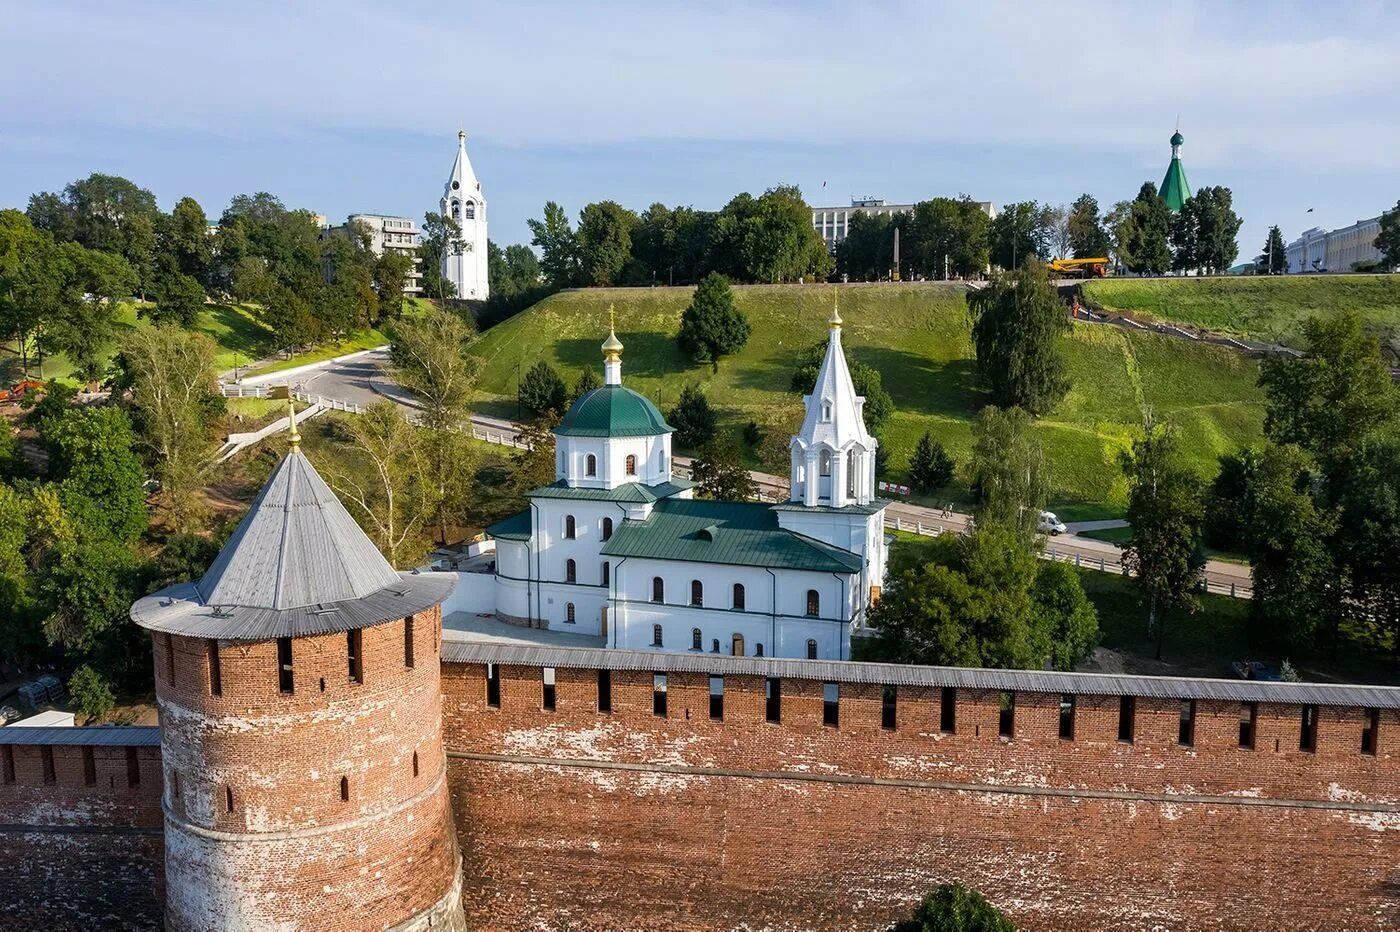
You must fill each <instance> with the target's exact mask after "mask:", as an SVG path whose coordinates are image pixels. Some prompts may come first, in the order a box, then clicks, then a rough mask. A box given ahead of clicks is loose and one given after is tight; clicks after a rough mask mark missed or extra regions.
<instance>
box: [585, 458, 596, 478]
mask: <svg viewBox="0 0 1400 932" xmlns="http://www.w3.org/2000/svg"><path fill="white" fill-rule="evenodd" d="M586 462H587V466H586V467H585V468H584V473H585V474H586V475H590V476H596V475H598V457H596V456H594V455H593V454H592V453H590V454H588V459H587V460H586Z"/></svg>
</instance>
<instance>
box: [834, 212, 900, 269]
mask: <svg viewBox="0 0 1400 932" xmlns="http://www.w3.org/2000/svg"><path fill="white" fill-rule="evenodd" d="M896 227H900V228H902V229H903V230H904V236H905V248H906V249H907V248H908V232H909V216H908V215H907V214H897V215H890V214H868V213H865V212H864V211H861V212H858V213H855V214H852V215H851V217H850V220H849V221H848V222H847V224H846V238H845V239H844V240H842V241H841V245H839V246H838V247H837V248H836V270H837V271H838V272H841V273H843V274H845V275H847V276H848V277H849V278H850V279H851V281H857V282H873V281H882V280H884V279H886V278H888V277H889V276H890V273H891V271H892V270H893V268H894V231H895V228H896ZM906 268H907V266H906Z"/></svg>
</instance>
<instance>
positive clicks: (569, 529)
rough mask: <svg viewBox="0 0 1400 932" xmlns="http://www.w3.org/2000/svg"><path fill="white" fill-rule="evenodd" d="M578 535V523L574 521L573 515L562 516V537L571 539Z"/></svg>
mask: <svg viewBox="0 0 1400 932" xmlns="http://www.w3.org/2000/svg"><path fill="white" fill-rule="evenodd" d="M577 536H578V524H577V522H575V521H574V516H573V515H565V516H564V539H565V540H573V539H574V538H575V537H577Z"/></svg>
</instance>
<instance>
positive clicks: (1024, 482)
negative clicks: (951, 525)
mask: <svg viewBox="0 0 1400 932" xmlns="http://www.w3.org/2000/svg"><path fill="white" fill-rule="evenodd" d="M968 476H969V478H970V480H971V482H972V489H973V492H974V494H975V495H976V496H977V504H976V505H975V506H974V508H973V515H974V517H975V519H976V522H977V527H979V528H983V527H991V526H997V527H1002V528H1007V529H1009V530H1011V531H1012V533H1013V534H1014V536H1015V537H1016V539H1017V540H1019V541H1021V542H1022V544H1023V545H1024V546H1027V547H1030V546H1034V541H1035V539H1036V538H1035V535H1036V526H1037V525H1038V524H1039V521H1040V511H1041V509H1042V508H1044V507H1045V499H1046V496H1047V495H1048V494H1049V489H1050V476H1049V471H1048V468H1047V465H1046V462H1045V453H1044V451H1043V450H1042V449H1041V447H1040V441H1039V440H1037V439H1036V436H1035V434H1034V433H1033V432H1032V430H1031V419H1030V416H1029V415H1027V414H1026V412H1024V411H1022V410H1021V409H1020V408H1004V409H1003V408H993V407H987V408H983V409H982V413H981V414H979V415H978V416H977V421H976V422H975V423H974V424H973V427H972V457H971V459H970V460H969V462H968Z"/></svg>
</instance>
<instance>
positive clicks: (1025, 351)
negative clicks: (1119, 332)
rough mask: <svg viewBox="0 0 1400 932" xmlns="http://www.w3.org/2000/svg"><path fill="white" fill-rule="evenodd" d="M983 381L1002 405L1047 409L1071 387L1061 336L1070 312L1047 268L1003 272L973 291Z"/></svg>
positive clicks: (974, 329) (971, 302)
mask: <svg viewBox="0 0 1400 932" xmlns="http://www.w3.org/2000/svg"><path fill="white" fill-rule="evenodd" d="M968 307H969V308H970V309H971V311H972V315H973V325H972V339H973V345H974V348H975V349H976V352H977V368H976V372H977V380H978V382H979V383H980V384H981V385H982V386H983V387H985V388H986V389H987V391H988V393H989V394H990V395H991V400H992V403H993V404H995V405H997V406H998V407H1002V408H1010V407H1017V408H1023V409H1024V410H1026V411H1029V412H1030V413H1032V414H1037V415H1040V414H1046V413H1048V412H1049V411H1050V410H1051V409H1053V408H1054V407H1055V405H1056V404H1058V403H1059V401H1060V399H1061V398H1063V397H1064V396H1065V393H1066V392H1068V391H1069V378H1068V376H1067V375H1066V367H1065V362H1064V356H1063V352H1062V349H1061V342H1062V341H1061V338H1062V337H1063V336H1064V335H1065V334H1067V333H1068V332H1069V330H1070V322H1069V316H1068V315H1067V314H1066V313H1065V307H1064V304H1063V303H1062V302H1061V301H1060V296H1059V294H1058V293H1057V292H1056V290H1055V287H1054V285H1052V284H1051V282H1050V279H1049V276H1048V275H1047V274H1046V271H1045V268H1044V267H1043V266H1041V265H1039V264H1037V263H1034V262H1030V263H1024V264H1022V265H1021V267H1019V268H1017V269H1016V270H1014V271H1005V272H999V273H996V274H994V275H993V276H992V280H991V281H990V282H989V283H988V284H987V285H986V286H985V287H983V288H980V289H978V290H977V291H974V292H972V293H971V294H970V295H969V296H968Z"/></svg>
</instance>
